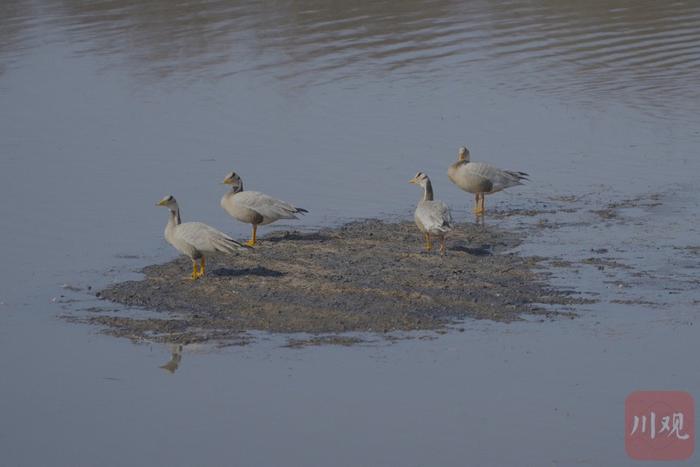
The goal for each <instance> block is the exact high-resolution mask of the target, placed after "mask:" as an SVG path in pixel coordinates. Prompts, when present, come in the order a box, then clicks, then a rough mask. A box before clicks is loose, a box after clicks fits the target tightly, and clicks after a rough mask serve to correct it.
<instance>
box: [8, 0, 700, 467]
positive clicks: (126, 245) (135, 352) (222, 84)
mask: <svg viewBox="0 0 700 467" xmlns="http://www.w3.org/2000/svg"><path fill="white" fill-rule="evenodd" d="M698 83H700V4H698V3H697V2H673V3H665V2H652V1H631V0H630V1H624V0H621V1H615V2H610V1H598V0H593V1H589V2H574V1H557V2H554V1H547V0H539V1H537V0H533V1H510V2H496V1H470V2H456V1H455V2H452V1H440V0H436V1H418V0H409V1H404V2H387V1H374V2H368V1H359V2H350V3H348V2H338V1H310V0H306V1H287V2H284V1H275V2H272V1H250V2H230V1H223V0H221V1H197V0H192V1H164V0H162V1H161V0H153V1H149V2H139V1H135V0H132V1H128V0H97V1H91V2H85V1H77V0H75V1H74V0H52V1H48V0H24V1H21V0H5V1H3V2H1V3H0V109H2V111H1V112H0V195H1V196H2V200H3V201H2V203H0V218H2V219H3V224H2V225H3V228H2V229H0V243H1V244H2V245H3V249H2V251H3V253H4V255H3V256H4V260H5V261H4V267H3V268H2V270H1V271H0V370H1V372H2V379H0V413H1V414H2V419H1V421H0V458H1V459H2V462H0V464H2V465H9V466H35V465H57V466H92V465H104V466H120V465H170V466H191V465H250V466H262V465H299V466H302V465H303V466H310V465H318V466H325V465H331V464H332V465H348V466H355V465H387V466H388V465H416V466H421V465H459V466H463V465H484V466H485V465H495V466H503V465H562V466H569V465H628V464H630V463H631V461H628V460H627V458H626V456H625V453H624V445H623V431H622V430H623V427H622V416H623V409H622V404H623V401H624V398H625V397H626V395H627V394H628V393H629V392H630V391H632V390H637V389H683V390H688V391H690V392H691V393H694V394H695V395H696V396H698V395H700V376H699V375H698V372H697V369H695V368H694V366H693V364H692V362H693V359H692V356H693V355H697V353H698V351H700V347H699V346H700V344H698V343H699V342H700V332H699V331H697V327H696V326H693V323H694V322H695V319H696V316H697V306H698V303H700V296H699V294H698V292H697V291H696V289H697V288H698V287H697V273H696V269H695V267H696V266H697V264H698V260H700V257H698V256H697V255H696V256H693V255H692V254H690V253H688V254H685V253H684V254H680V253H678V252H679V251H681V252H682V251H695V250H692V249H691V250H687V247H688V246H698V244H700V239H699V238H698V237H699V235H698V232H700V225H699V221H698V219H699V217H698V213H699V209H698V199H700V197H699V195H700V193H699V191H698V187H697V183H696V181H695V179H696V177H697V174H698V173H699V171H700V160H699V159H698V149H697V148H698V147H700V146H699V143H700V130H698V128H700V95H699V92H700V91H699V89H700V87H698ZM462 144H466V145H468V146H469V148H470V150H471V152H472V155H473V157H474V158H475V159H480V160H489V161H491V162H493V163H495V164H497V165H500V166H504V167H508V168H512V169H517V170H524V171H527V172H529V173H531V174H532V179H533V181H532V183H531V184H529V185H528V186H526V187H522V188H519V189H517V190H513V191H512V192H511V193H504V194H501V195H498V196H494V197H493V198H492V199H489V204H490V205H491V206H492V207H495V208H497V209H506V208H515V209H518V208H537V207H539V208H541V207H543V205H550V206H551V205H552V203H554V204H555V205H556V203H555V202H554V201H553V199H556V198H558V197H561V196H569V195H574V196H576V197H578V201H577V203H578V206H579V207H585V209H583V210H579V211H577V212H576V213H572V214H569V216H568V217H567V216H566V214H562V215H561V216H559V215H558V214H557V215H553V218H557V219H559V218H561V220H562V221H563V222H568V223H569V225H570V226H569V227H566V228H563V229H559V230H556V231H552V232H551V233H550V232H548V231H546V230H545V231H543V233H542V234H541V235H540V236H538V237H537V238H533V239H532V241H531V242H530V243H529V244H528V245H526V246H525V247H523V252H524V253H527V254H530V253H532V254H538V253H539V254H541V253H542V252H547V253H552V251H554V253H555V254H557V255H558V256H561V257H562V258H570V259H577V258H578V259H581V258H585V257H587V256H590V253H589V251H590V250H591V249H599V248H609V249H610V250H611V251H612V252H614V255H615V256H616V257H617V258H619V259H621V260H624V261H626V262H627V263H629V264H634V265H636V266H639V267H640V268H643V269H644V270H645V271H646V275H645V276H643V277H637V278H632V277H630V276H626V275H625V273H624V271H619V272H613V273H608V274H603V273H600V272H598V271H597V270H596V269H595V268H591V270H590V271H588V270H582V271H580V272H579V273H578V274H579V275H578V276H576V277H573V278H572V276H571V275H567V274H566V273H564V272H562V273H561V274H558V275H557V276H555V277H554V280H555V281H558V283H561V285H563V286H566V287H572V286H573V285H575V288H576V289H577V290H580V291H582V292H584V293H589V294H597V295H596V296H598V297H601V303H600V304H598V305H591V306H587V307H585V308H582V309H581V310H579V312H580V313H581V318H579V319H577V320H573V321H571V322H568V321H567V322H555V323H544V324H535V323H519V324H512V325H503V324H494V323H484V322H467V323H465V328H466V331H465V332H464V333H454V334H448V335H446V336H442V337H440V338H439V339H436V340H428V341H426V340H410V341H404V342H400V343H398V344H394V345H385V344H374V345H366V346H360V347H355V348H351V349H345V348H328V347H324V348H315V349H306V350H289V349H284V348H282V347H281V345H282V344H283V343H284V339H283V338H278V337H271V336H267V335H260V336H258V342H257V343H256V344H254V345H252V346H248V347H244V348H229V349H224V350H214V349H210V348H198V347H190V348H186V349H184V352H183V354H182V357H181V360H180V362H179V367H178V368H177V371H176V372H175V373H172V374H171V373H169V372H167V371H165V370H163V369H160V368H159V366H161V365H163V364H165V363H166V362H168V360H169V359H170V358H171V350H170V349H168V348H166V347H164V346H150V345H132V344H131V343H129V342H125V341H121V340H116V339H112V338H109V337H105V336H102V335H100V334H98V333H97V332H96V331H95V329H93V328H90V327H85V326H76V325H74V324H69V323H67V322H65V321H64V320H62V319H60V316H61V315H63V314H66V313H75V312H76V310H81V309H84V308H87V307H89V306H92V305H93V303H92V302H91V301H90V300H89V298H87V294H86V293H85V290H86V289H87V287H88V286H91V287H93V288H98V287H100V286H103V285H105V284H107V283H109V282H110V281H115V280H123V279H125V278H132V277H137V274H136V273H135V271H137V270H138V269H139V268H140V267H142V266H144V265H146V264H151V263H153V262H161V261H166V260H168V259H170V258H172V257H173V256H174V252H173V251H172V250H171V249H170V248H169V247H168V246H167V245H166V244H165V242H164V241H163V239H162V229H163V226H164V224H165V221H166V216H165V214H164V213H163V212H162V211H159V210H157V209H155V208H154V207H153V204H154V203H155V202H156V201H157V200H158V199H160V198H161V197H162V196H164V195H166V194H169V193H172V194H174V195H176V196H177V197H178V199H179V201H180V204H181V205H182V208H183V216H184V217H185V219H187V220H194V219H196V220H200V221H204V222H207V223H210V224H212V225H215V226H217V227H219V228H221V229H224V230H226V231H228V232H231V233H232V234H234V235H236V236H239V237H244V236H245V235H247V234H248V231H247V228H246V226H243V225H240V224H235V223H233V221H231V220H230V219H228V218H227V217H226V216H225V215H224V213H223V211H221V209H220V208H219V206H218V200H219V198H220V196H221V194H222V192H223V190H224V188H223V187H222V185H220V184H219V183H218V182H219V181H220V180H221V179H222V178H223V176H224V175H225V174H226V172H229V171H231V170H236V171H237V172H239V173H240V174H242V176H243V178H244V180H245V182H246V185H247V186H248V187H249V188H251V189H259V190H261V191H265V192H268V193H270V194H273V195H275V196H278V197H280V198H283V199H287V200H289V201H292V202H294V203H296V204H298V205H301V206H304V207H306V208H308V209H309V210H310V211H311V213H310V214H309V215H308V216H306V217H305V218H304V219H303V220H301V221H299V222H295V223H293V224H291V223H290V224H287V226H288V227H289V226H291V227H300V228H313V227H316V226H320V225H327V224H338V223H340V222H343V221H345V220H348V219H354V218H358V217H377V216H390V217H392V218H396V217H403V216H406V217H408V216H409V215H410V213H411V210H412V206H413V205H414V203H415V201H416V199H417V193H416V192H415V189H414V188H413V187H411V186H410V185H408V184H407V183H406V180H408V178H410V177H411V176H413V175H414V174H415V173H416V172H417V171H418V170H422V171H424V172H426V173H428V174H429V175H431V176H432V178H433V180H434V184H435V189H436V193H437V195H438V197H440V198H441V199H443V200H445V201H446V202H448V203H449V204H450V205H451V206H452V207H453V209H454V211H455V214H456V216H457V217H458V218H460V219H464V218H466V217H467V215H468V213H467V208H468V207H470V205H469V203H471V198H469V197H466V196H464V194H463V193H462V192H460V191H459V190H457V189H456V188H455V187H454V186H452V185H451V184H449V183H448V182H447V181H446V177H445V176H444V174H445V170H446V167H447V165H448V164H449V163H451V162H452V161H453V160H454V158H455V157H456V150H457V147H458V146H460V145H462ZM652 193H657V194H658V199H659V200H660V203H661V204H660V205H656V204H655V203H649V204H648V205H645V206H642V207H639V208H630V209H626V210H624V212H623V215H624V218H623V221H624V222H603V221H600V222H596V221H594V220H592V219H597V218H596V217H595V215H594V214H592V213H590V212H589V209H590V210H593V209H600V208H602V207H604V206H605V205H606V204H607V203H609V202H610V201H619V200H624V199H629V198H632V197H638V196H640V197H642V198H644V197H646V196H649V195H650V194H652ZM582 216H583V219H582V218H581V217H582ZM582 220H583V221H589V222H588V224H587V226H586V227H581V224H580V221H582ZM490 222H492V223H493V224H494V225H499V224H501V223H503V224H504V225H506V226H509V225H511V224H509V223H507V222H506V221H498V220H493V221H490ZM526 222H527V220H523V221H522V223H526ZM514 224H516V225H515V226H517V224H518V222H517V221H516V222H515V223H514ZM623 283H624V284H625V286H624V287H618V285H619V284H623ZM64 284H68V285H70V286H73V287H78V288H81V289H83V292H70V291H69V290H66V289H64V288H62V286H63V285H64ZM669 288H671V289H673V290H672V292H673V293H669ZM61 295H64V297H61ZM615 299H618V302H619V301H622V300H624V299H644V300H648V301H650V302H652V301H653V302H655V303H657V304H658V303H661V304H662V305H663V306H659V305H654V306H652V305H649V306H644V305H637V306H625V305H623V304H615V303H613V302H612V301H613V300H615ZM71 300H77V301H78V302H77V303H66V302H67V301H68V302H70V301H71Z"/></svg>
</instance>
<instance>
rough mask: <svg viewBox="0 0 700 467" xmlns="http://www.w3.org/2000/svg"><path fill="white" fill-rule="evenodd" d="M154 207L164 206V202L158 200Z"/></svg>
mask: <svg viewBox="0 0 700 467" xmlns="http://www.w3.org/2000/svg"><path fill="white" fill-rule="evenodd" d="M156 206H165V201H163V200H160V201H158V202H157V203H156Z"/></svg>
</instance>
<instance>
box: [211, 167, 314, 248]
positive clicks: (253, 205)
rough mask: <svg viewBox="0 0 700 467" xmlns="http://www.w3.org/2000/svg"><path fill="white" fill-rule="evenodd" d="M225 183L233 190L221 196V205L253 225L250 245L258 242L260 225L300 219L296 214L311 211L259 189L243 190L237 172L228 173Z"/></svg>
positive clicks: (248, 242)
mask: <svg viewBox="0 0 700 467" xmlns="http://www.w3.org/2000/svg"><path fill="white" fill-rule="evenodd" d="M224 183H225V184H226V185H231V190H230V191H229V192H228V193H226V194H225V195H224V196H223V198H221V207H222V208H224V210H225V211H226V212H227V213H229V214H230V215H231V217H233V218H234V219H236V220H239V221H241V222H245V223H246V224H252V225H253V234H252V236H251V239H250V240H248V241H247V242H246V245H248V246H254V245H255V243H256V242H257V236H256V235H257V231H258V226H259V225H265V224H270V223H272V222H275V221H276V220H279V219H298V217H297V216H296V214H299V213H304V212H309V211H307V210H306V209H302V208H297V207H294V206H292V205H291V204H289V203H285V202H284V201H280V200H279V199H275V198H273V197H271V196H268V195H266V194H264V193H260V192H258V191H243V180H241V177H240V176H239V175H238V174H237V173H235V172H231V173H230V174H228V175H227V176H226V178H225V179H224Z"/></svg>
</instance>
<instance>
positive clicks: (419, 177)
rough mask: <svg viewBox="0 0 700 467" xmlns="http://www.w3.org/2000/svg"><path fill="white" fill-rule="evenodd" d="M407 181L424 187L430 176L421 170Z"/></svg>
mask: <svg viewBox="0 0 700 467" xmlns="http://www.w3.org/2000/svg"><path fill="white" fill-rule="evenodd" d="M408 183H413V184H414V185H418V186H420V187H422V188H425V187H426V186H427V185H428V184H429V183H430V178H428V176H427V175H426V174H424V173H423V172H418V173H417V174H416V176H415V177H413V178H412V179H410V180H409V181H408Z"/></svg>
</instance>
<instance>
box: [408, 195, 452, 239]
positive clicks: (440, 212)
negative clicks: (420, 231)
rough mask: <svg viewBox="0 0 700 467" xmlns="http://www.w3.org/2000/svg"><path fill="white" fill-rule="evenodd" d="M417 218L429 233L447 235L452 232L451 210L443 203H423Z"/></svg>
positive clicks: (419, 206) (418, 210)
mask: <svg viewBox="0 0 700 467" xmlns="http://www.w3.org/2000/svg"><path fill="white" fill-rule="evenodd" d="M416 216H417V217H418V219H419V220H420V222H421V223H422V224H423V226H424V227H425V228H426V229H427V230H428V231H432V232H441V233H446V232H449V231H450V230H452V214H451V213H450V208H448V207H447V205H446V204H445V203H443V202H442V201H421V202H420V203H419V204H418V208H417V209H416Z"/></svg>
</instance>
